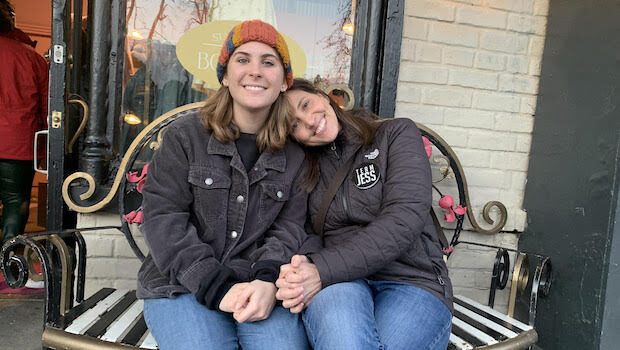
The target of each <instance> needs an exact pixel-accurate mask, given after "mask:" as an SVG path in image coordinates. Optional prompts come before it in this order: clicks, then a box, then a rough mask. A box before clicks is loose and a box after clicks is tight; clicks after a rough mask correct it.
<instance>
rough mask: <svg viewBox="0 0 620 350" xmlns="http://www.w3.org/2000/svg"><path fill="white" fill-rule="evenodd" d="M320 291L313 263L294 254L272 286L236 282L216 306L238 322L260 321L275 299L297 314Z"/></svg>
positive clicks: (263, 283) (264, 317)
mask: <svg viewBox="0 0 620 350" xmlns="http://www.w3.org/2000/svg"><path fill="white" fill-rule="evenodd" d="M276 287H277V288H278V289H276ZM320 290H321V279H320V277H319V272H318V270H317V269H316V266H314V264H312V263H310V262H309V260H308V258H306V257H305V256H303V255H295V256H293V258H292V259H291V263H290V264H286V265H282V266H281V267H280V276H279V277H278V280H277V281H276V283H275V285H274V284H273V283H270V282H265V281H261V280H254V281H252V282H242V283H237V284H235V285H233V286H232V287H231V288H230V289H229V290H228V292H227V293H226V295H224V298H222V300H221V301H220V305H219V308H220V310H221V311H224V312H230V313H232V314H233V318H234V319H235V320H236V321H237V322H240V323H242V322H255V321H261V320H264V319H266V318H267V317H269V315H270V314H271V311H272V310H273V308H274V306H275V303H276V298H277V299H278V300H282V306H283V307H285V308H288V309H290V311H291V312H292V313H299V312H301V311H302V310H303V309H304V308H305V307H306V306H308V305H309V304H310V302H311V301H312V298H314V296H315V295H316V293H318V292H319V291H320Z"/></svg>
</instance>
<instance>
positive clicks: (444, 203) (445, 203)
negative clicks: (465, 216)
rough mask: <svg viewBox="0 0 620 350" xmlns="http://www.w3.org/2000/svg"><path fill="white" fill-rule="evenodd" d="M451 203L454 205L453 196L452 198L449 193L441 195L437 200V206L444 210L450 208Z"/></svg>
mask: <svg viewBox="0 0 620 350" xmlns="http://www.w3.org/2000/svg"><path fill="white" fill-rule="evenodd" d="M453 205H454V198H452V196H451V195H446V196H443V197H441V199H440V200H439V206H440V207H442V208H444V209H446V210H448V209H452V206H453Z"/></svg>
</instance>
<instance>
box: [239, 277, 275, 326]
mask: <svg viewBox="0 0 620 350" xmlns="http://www.w3.org/2000/svg"><path fill="white" fill-rule="evenodd" d="M275 295H276V286H275V285H274V284H273V283H271V282H265V281H261V280H254V281H252V282H250V283H249V284H248V285H247V286H246V288H245V289H244V290H243V291H242V292H241V293H240V294H239V295H238V297H237V301H236V304H235V310H237V311H235V312H234V313H233V317H234V319H235V320H237V322H239V323H243V322H255V321H261V320H264V319H266V318H267V317H269V315H270V314H271V311H272V310H273V307H274V306H275V305H276V298H275Z"/></svg>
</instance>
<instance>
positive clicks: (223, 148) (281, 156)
mask: <svg viewBox="0 0 620 350" xmlns="http://www.w3.org/2000/svg"><path fill="white" fill-rule="evenodd" d="M207 153H208V154H218V155H222V156H228V157H232V158H239V162H241V159H240V157H239V152H237V146H236V145H235V143H234V142H227V143H221V142H220V141H219V140H218V139H217V138H216V137H215V136H213V135H211V137H210V138H209V143H208V144H207ZM254 168H258V169H259V170H260V169H273V170H276V171H279V172H281V173H282V172H284V171H285V170H286V154H285V153H284V150H283V149H281V150H279V151H276V152H270V151H265V152H262V153H261V155H260V157H259V158H258V160H257V161H256V164H255V165H254Z"/></svg>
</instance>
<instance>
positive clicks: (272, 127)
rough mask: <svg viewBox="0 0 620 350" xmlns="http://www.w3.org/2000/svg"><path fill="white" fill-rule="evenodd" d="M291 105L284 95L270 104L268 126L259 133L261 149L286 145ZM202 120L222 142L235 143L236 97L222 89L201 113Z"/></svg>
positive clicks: (237, 130) (278, 147) (258, 143)
mask: <svg viewBox="0 0 620 350" xmlns="http://www.w3.org/2000/svg"><path fill="white" fill-rule="evenodd" d="M289 113H290V105H289V103H288V101H287V100H286V98H285V97H284V95H283V94H280V95H278V97H277V98H276V101H275V102H274V103H273V104H272V105H271V109H269V114H268V115H267V119H266V120H265V123H264V124H263V126H262V127H261V128H260V130H259V131H258V133H257V134H256V144H257V146H258V150H259V151H260V152H263V151H265V150H268V151H272V152H275V151H279V150H281V149H282V148H283V147H284V144H285V143H286V136H287V134H288V123H287V116H288V115H289ZM200 119H201V121H202V124H203V125H204V126H205V128H206V129H207V131H209V132H211V133H212V134H213V136H215V138H216V139H217V140H218V141H220V142H221V143H228V142H231V141H235V140H237V139H238V138H239V136H240V133H241V132H240V131H239V127H238V126H237V125H236V124H235V121H234V120H233V98H232V96H231V95H230V91H229V90H228V88H227V87H225V86H221V87H220V88H219V90H217V91H216V92H215V94H213V95H212V96H210V97H209V98H207V101H206V102H205V105H204V107H202V109H201V110H200Z"/></svg>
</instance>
